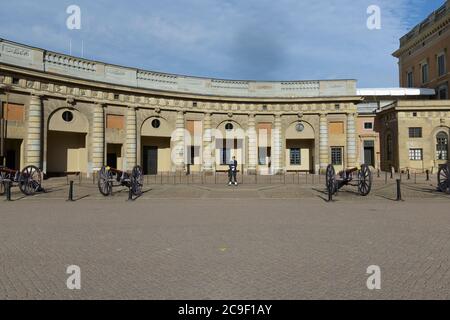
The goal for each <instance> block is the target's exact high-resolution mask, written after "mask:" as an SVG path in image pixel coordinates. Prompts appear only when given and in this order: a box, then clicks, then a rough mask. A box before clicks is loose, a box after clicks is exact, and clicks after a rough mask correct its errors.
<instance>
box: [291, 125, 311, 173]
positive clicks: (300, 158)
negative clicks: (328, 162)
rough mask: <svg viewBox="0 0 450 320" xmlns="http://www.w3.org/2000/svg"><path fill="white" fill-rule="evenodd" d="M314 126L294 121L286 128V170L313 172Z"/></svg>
mask: <svg viewBox="0 0 450 320" xmlns="http://www.w3.org/2000/svg"><path fill="white" fill-rule="evenodd" d="M314 139H315V134H314V128H313V127H312V126H311V124H309V123H308V122H306V121H296V122H294V123H291V125H290V126H289V127H288V128H287V129H286V150H285V163H286V171H305V172H314V151H315V149H314V148H315V144H314Z"/></svg>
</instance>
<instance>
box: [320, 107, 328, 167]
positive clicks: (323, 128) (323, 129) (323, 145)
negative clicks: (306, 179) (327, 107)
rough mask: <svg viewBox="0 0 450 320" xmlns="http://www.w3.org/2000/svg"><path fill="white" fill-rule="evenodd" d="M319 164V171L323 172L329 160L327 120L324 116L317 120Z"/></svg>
mask: <svg viewBox="0 0 450 320" xmlns="http://www.w3.org/2000/svg"><path fill="white" fill-rule="evenodd" d="M319 163H320V171H322V172H325V170H326V169H327V166H328V164H329V163H330V160H329V152H328V119H327V115H326V114H321V115H320V119H319Z"/></svg>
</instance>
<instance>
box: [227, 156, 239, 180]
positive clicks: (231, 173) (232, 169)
mask: <svg viewBox="0 0 450 320" xmlns="http://www.w3.org/2000/svg"><path fill="white" fill-rule="evenodd" d="M228 166H229V170H228V183H229V184H231V183H234V184H237V181H236V173H237V161H236V160H233V161H231V163H230V164H229V165H228Z"/></svg>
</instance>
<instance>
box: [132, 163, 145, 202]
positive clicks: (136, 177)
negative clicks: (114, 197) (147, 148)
mask: <svg viewBox="0 0 450 320" xmlns="http://www.w3.org/2000/svg"><path fill="white" fill-rule="evenodd" d="M143 185H144V175H143V173H142V168H141V166H135V167H134V168H133V171H132V172H131V192H132V193H133V195H135V196H140V195H141V194H142V186H143Z"/></svg>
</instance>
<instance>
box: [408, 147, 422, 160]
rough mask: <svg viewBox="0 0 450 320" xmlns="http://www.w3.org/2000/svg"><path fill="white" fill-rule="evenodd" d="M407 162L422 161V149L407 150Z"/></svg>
mask: <svg viewBox="0 0 450 320" xmlns="http://www.w3.org/2000/svg"><path fill="white" fill-rule="evenodd" d="M409 160H422V149H409Z"/></svg>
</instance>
